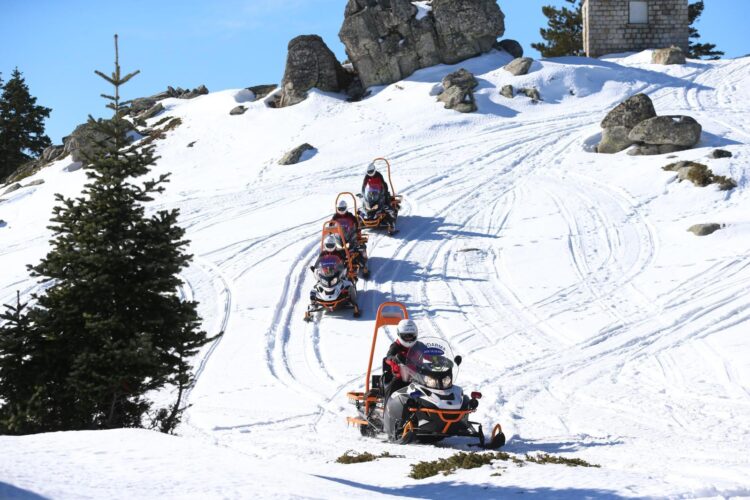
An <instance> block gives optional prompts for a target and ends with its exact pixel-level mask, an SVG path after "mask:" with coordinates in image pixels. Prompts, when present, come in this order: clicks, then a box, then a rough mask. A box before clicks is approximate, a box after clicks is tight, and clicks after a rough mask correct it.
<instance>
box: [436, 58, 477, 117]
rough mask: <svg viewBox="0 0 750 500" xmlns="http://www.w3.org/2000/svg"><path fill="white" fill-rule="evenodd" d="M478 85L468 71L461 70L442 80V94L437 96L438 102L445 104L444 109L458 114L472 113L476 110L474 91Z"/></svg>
mask: <svg viewBox="0 0 750 500" xmlns="http://www.w3.org/2000/svg"><path fill="white" fill-rule="evenodd" d="M477 85H479V83H478V82H477V79H476V78H474V75H472V74H471V73H470V72H469V71H467V70H465V69H463V68H461V69H460V70H458V71H456V72H455V73H451V74H449V75H447V76H446V77H445V78H443V92H442V93H440V95H438V98H437V99H438V101H440V102H443V103H445V108H446V109H453V110H456V111H458V112H460V113H473V112H474V111H476V110H477V104H476V101H475V100H474V89H475V88H476V86H477Z"/></svg>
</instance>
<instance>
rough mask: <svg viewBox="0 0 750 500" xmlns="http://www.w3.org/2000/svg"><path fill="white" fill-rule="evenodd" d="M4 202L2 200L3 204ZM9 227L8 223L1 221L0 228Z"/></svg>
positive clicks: (0, 201)
mask: <svg viewBox="0 0 750 500" xmlns="http://www.w3.org/2000/svg"><path fill="white" fill-rule="evenodd" d="M3 201H5V200H0V203H2V202H3ZM7 225H8V223H7V222H5V221H4V220H3V219H0V227H5V226H7Z"/></svg>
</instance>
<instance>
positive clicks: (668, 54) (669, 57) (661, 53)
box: [651, 47, 687, 64]
mask: <svg viewBox="0 0 750 500" xmlns="http://www.w3.org/2000/svg"><path fill="white" fill-rule="evenodd" d="M686 62H687V60H686V59H685V53H684V52H683V51H682V49H681V48H679V47H669V48H667V49H656V50H654V52H653V54H651V64H685V63H686Z"/></svg>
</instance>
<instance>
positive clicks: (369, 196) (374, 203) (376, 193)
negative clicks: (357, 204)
mask: <svg viewBox="0 0 750 500" xmlns="http://www.w3.org/2000/svg"><path fill="white" fill-rule="evenodd" d="M382 197H383V188H381V187H380V186H371V185H369V184H368V185H367V186H365V192H364V196H363V198H364V200H365V208H366V209H367V210H377V209H378V205H379V204H380V200H381V198H382Z"/></svg>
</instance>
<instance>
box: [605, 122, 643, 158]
mask: <svg viewBox="0 0 750 500" xmlns="http://www.w3.org/2000/svg"><path fill="white" fill-rule="evenodd" d="M628 134H630V129H629V128H627V127H622V126H619V125H617V126H614V127H609V128H605V129H604V130H603V132H602V140H601V142H600V143H599V145H598V146H597V147H596V152H597V153H605V154H614V153H619V152H620V151H624V150H626V149H628V148H629V147H630V146H632V145H633V144H634V142H633V141H631V140H630V138H629V137H628Z"/></svg>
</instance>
